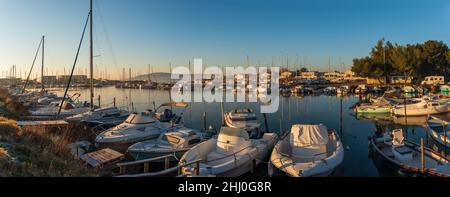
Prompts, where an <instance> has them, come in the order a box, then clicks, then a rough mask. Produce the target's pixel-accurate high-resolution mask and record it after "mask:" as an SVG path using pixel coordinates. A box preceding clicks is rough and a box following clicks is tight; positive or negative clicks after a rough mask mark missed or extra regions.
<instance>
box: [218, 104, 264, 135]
mask: <svg viewBox="0 0 450 197" xmlns="http://www.w3.org/2000/svg"><path fill="white" fill-rule="evenodd" d="M225 123H226V124H227V126H229V127H231V128H238V129H243V128H246V129H247V130H251V129H254V128H259V127H260V123H259V122H258V118H257V116H256V114H255V113H253V111H252V110H251V109H236V110H233V111H231V112H228V113H226V114H225Z"/></svg>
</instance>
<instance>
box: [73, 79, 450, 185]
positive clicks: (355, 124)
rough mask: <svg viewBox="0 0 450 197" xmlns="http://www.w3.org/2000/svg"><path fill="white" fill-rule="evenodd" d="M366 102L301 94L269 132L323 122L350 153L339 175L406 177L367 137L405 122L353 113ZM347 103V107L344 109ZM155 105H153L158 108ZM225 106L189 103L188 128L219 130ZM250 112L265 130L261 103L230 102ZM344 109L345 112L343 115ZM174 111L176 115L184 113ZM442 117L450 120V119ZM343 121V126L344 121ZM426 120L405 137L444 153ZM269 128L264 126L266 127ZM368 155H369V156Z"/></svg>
mask: <svg viewBox="0 0 450 197" xmlns="http://www.w3.org/2000/svg"><path fill="white" fill-rule="evenodd" d="M71 92H72V93H74V92H80V93H81V94H82V97H81V100H89V98H88V97H89V90H88V89H78V90H71ZM95 95H101V98H100V100H101V104H102V106H106V105H112V103H113V100H114V98H115V99H116V104H117V105H118V106H124V107H126V108H129V109H131V106H134V108H135V109H136V111H138V112H139V111H145V110H147V109H153V107H154V105H156V106H159V105H160V104H161V103H164V102H168V101H169V100H170V98H169V94H168V92H167V91H159V90H144V89H142V90H141V89H116V88H115V87H104V88H96V89H95ZM361 99H362V97H360V96H356V95H342V96H341V95H339V96H329V95H303V96H301V95H299V96H288V95H285V96H283V97H280V105H279V106H280V108H279V110H278V111H277V112H276V113H273V114H267V122H268V130H269V131H272V132H276V133H282V132H288V131H290V128H291V126H292V124H308V123H314V124H318V123H322V124H324V125H326V126H327V127H328V128H330V129H335V130H336V131H338V132H339V134H340V136H341V139H342V142H343V145H344V148H345V149H346V151H345V156H344V161H343V164H342V166H341V167H340V168H339V170H338V171H337V172H336V173H335V176H356V177H367V176H369V177H371V176H399V175H404V173H403V172H399V171H398V169H395V168H392V169H391V168H390V167H389V166H385V164H383V162H380V161H379V160H380V158H379V157H377V156H376V155H373V154H372V153H371V152H370V148H369V146H368V137H369V136H372V135H373V134H374V131H385V130H389V129H394V128H404V129H405V130H406V125H404V124H405V120H404V118H394V117H391V116H390V115H389V114H381V115H355V114H354V112H353V110H352V109H351V107H352V106H354V105H355V104H356V103H357V102H358V101H360V100H361ZM341 102H342V107H341ZM153 103H154V104H153ZM220 105H221V104H220V103H206V102H201V103H189V107H188V109H187V110H186V112H185V113H184V119H185V122H186V126H188V127H192V128H196V129H203V127H204V124H205V122H204V118H203V114H204V113H206V124H207V125H208V126H209V125H212V126H213V127H215V128H219V127H220V125H221V110H220V108H221V107H220ZM244 107H245V108H251V109H253V110H254V111H255V113H257V114H258V116H259V117H258V118H259V120H260V121H261V123H262V125H264V124H263V121H264V118H263V115H262V114H260V106H259V103H236V102H232V103H225V111H229V110H232V109H236V108H244ZM341 109H342V112H341ZM177 110H181V109H176V108H174V111H175V113H180V112H179V111H177ZM439 117H442V118H445V119H446V120H450V115H441V116H439ZM341 120H342V121H341ZM425 120H426V117H414V118H409V117H408V119H407V122H408V126H407V127H408V128H407V132H406V133H405V136H407V137H408V139H410V140H412V141H414V142H419V141H420V139H421V138H424V139H426V142H427V145H428V146H429V147H432V148H433V149H434V148H436V149H437V150H439V151H441V150H444V149H443V147H442V146H439V144H436V143H433V142H432V141H431V138H430V137H426V136H427V134H426V132H425V130H424V128H423V127H422V125H423V123H424V122H425ZM263 128H264V127H263ZM368 153H369V154H368ZM257 172H258V175H259V176H267V164H265V163H262V164H261V165H260V166H258V169H257Z"/></svg>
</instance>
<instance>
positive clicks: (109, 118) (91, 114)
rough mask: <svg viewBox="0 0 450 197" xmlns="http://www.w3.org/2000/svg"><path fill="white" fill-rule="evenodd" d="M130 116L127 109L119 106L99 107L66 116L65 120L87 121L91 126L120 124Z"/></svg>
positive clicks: (73, 121) (74, 121)
mask: <svg viewBox="0 0 450 197" xmlns="http://www.w3.org/2000/svg"><path fill="white" fill-rule="evenodd" d="M129 116H130V113H129V112H128V111H126V110H121V109H119V108H117V107H104V108H98V109H95V110H93V111H88V112H85V113H82V114H78V115H75V116H70V117H67V118H65V121H67V122H72V123H86V124H88V125H90V126H95V125H100V124H108V125H118V124H120V123H122V122H123V121H125V120H126V119H127V118H128V117H129Z"/></svg>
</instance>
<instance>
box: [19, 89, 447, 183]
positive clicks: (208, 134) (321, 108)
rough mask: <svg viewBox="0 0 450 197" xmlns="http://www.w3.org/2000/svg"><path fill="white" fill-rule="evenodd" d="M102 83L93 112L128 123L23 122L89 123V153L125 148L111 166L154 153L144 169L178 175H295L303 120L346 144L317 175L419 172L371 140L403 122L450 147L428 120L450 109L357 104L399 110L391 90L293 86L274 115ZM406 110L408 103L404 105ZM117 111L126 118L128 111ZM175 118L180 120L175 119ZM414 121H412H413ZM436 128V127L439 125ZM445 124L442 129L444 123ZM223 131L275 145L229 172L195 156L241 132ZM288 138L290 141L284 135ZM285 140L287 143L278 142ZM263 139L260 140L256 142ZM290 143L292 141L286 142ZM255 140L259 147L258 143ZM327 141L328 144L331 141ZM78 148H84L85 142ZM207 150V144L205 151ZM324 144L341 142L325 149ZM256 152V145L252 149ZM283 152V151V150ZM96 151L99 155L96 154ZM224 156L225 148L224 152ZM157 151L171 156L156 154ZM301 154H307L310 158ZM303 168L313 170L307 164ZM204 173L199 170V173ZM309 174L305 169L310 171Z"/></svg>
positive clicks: (434, 143) (439, 149)
mask: <svg viewBox="0 0 450 197" xmlns="http://www.w3.org/2000/svg"><path fill="white" fill-rule="evenodd" d="M94 90H95V92H96V93H98V94H100V95H108V96H103V97H101V98H100V100H99V103H102V106H97V107H101V108H99V109H97V110H95V111H93V112H94V113H95V112H96V111H102V109H110V107H112V109H115V108H120V109H123V110H124V111H128V110H129V111H131V112H132V113H131V115H129V116H128V117H127V118H126V119H124V120H122V121H123V123H121V122H120V121H115V123H112V122H111V121H109V124H101V123H99V124H94V125H93V124H91V123H90V122H86V121H82V120H81V119H77V121H78V123H77V122H76V121H68V122H66V121H64V120H61V119H60V120H48V121H27V120H25V121H18V122H17V124H18V125H19V126H21V127H33V126H39V127H56V126H58V127H60V126H66V127H67V126H68V125H72V126H70V127H73V125H77V124H82V125H84V126H83V127H82V129H84V130H85V132H88V133H92V135H95V136H96V137H95V139H93V138H91V139H93V140H92V141H90V144H92V147H94V149H92V147H91V148H90V149H89V151H86V153H85V154H87V153H89V152H95V150H98V151H100V150H102V149H105V148H107V149H112V150H114V151H117V152H119V153H121V154H124V155H125V157H123V156H120V155H119V156H118V157H114V158H112V159H111V160H114V161H115V162H114V163H110V162H108V161H105V162H104V163H108V164H110V166H109V168H108V169H111V170H112V172H113V174H116V175H117V176H118V175H120V173H119V171H120V170H119V169H118V166H120V165H121V163H124V162H133V161H134V160H136V162H138V166H140V165H139V162H140V161H147V160H148V161H149V162H148V164H146V165H145V166H149V167H147V168H149V169H153V170H157V169H159V170H157V171H153V172H151V173H150V170H145V171H143V172H147V173H144V174H141V176H161V175H166V174H167V173H168V174H169V175H170V174H172V176H175V175H176V174H179V175H181V174H180V173H176V172H177V171H179V172H182V174H184V176H262V177H267V176H287V175H285V174H283V173H280V170H278V169H276V168H277V166H278V167H279V164H277V162H276V161H277V160H280V156H282V155H285V153H283V152H286V151H287V149H286V148H281V147H285V146H288V145H287V144H289V139H290V138H289V136H290V135H293V134H289V133H290V132H293V131H294V126H296V125H300V124H303V125H305V126H308V125H311V124H313V125H319V124H320V125H325V126H326V128H328V130H329V131H332V133H333V135H334V136H335V137H332V138H331V139H340V141H339V142H338V145H337V147H339V148H338V150H337V149H335V151H338V153H337V154H338V155H340V156H338V158H339V159H338V160H337V163H335V165H334V166H335V168H333V170H331V171H328V172H326V173H325V172H323V173H320V175H319V174H316V175H313V174H312V175H311V176H324V175H325V176H338V177H339V176H352V177H354V176H357V177H365V176H369V177H377V176H411V175H413V174H414V173H406V172H405V171H406V170H405V169H402V168H397V167H395V165H392V164H390V163H389V162H386V159H383V158H382V157H383V155H382V154H381V155H380V154H379V153H377V151H376V150H377V149H374V148H373V147H374V146H375V145H374V144H372V145H370V144H371V141H370V139H371V138H372V136H374V135H375V134H378V135H384V136H385V135H386V134H387V133H389V131H392V130H395V129H399V128H400V129H407V132H404V136H405V139H406V136H407V139H408V140H410V141H411V143H415V144H420V142H421V140H424V146H426V148H427V150H429V151H433V154H440V155H442V157H445V156H444V155H446V154H447V153H448V152H447V148H446V146H445V145H444V144H445V143H444V144H443V142H444V141H442V139H441V140H439V139H438V138H437V134H436V133H435V132H432V131H434V130H436V129H434V130H431V129H429V128H428V129H427V126H426V125H427V124H426V122H427V118H429V117H433V118H436V119H438V118H440V119H438V120H441V122H440V123H442V124H444V125H445V124H448V123H447V122H445V121H448V120H450V115H449V113H439V114H437V115H433V116H427V115H426V116H416V115H415V114H412V115H411V116H409V115H407V117H404V116H401V115H400V116H396V115H395V112H394V111H392V113H391V111H386V112H383V113H378V112H377V111H358V110H356V108H357V106H359V105H361V106H365V107H370V106H372V105H374V107H378V106H383V105H392V106H393V107H392V109H395V107H401V106H404V104H402V103H401V100H402V99H399V100H398V101H397V102H394V100H395V99H394V98H389V97H386V96H383V95H386V93H384V94H372V93H366V94H355V93H351V92H349V93H346V94H345V95H342V94H338V93H334V94H333V93H331V94H330V93H326V92H323V93H321V94H317V93H316V94H308V93H307V94H297V93H292V94H289V95H284V96H283V97H281V98H280V109H279V110H278V112H276V113H274V114H262V113H260V112H259V104H258V103H251V102H244V103H225V104H220V103H206V102H202V103H195V102H193V103H189V104H183V103H173V104H171V103H170V101H171V99H170V95H169V94H170V93H169V92H168V91H164V90H149V89H121V88H117V87H115V86H110V87H100V88H95V89H94ZM89 92H90V90H89V89H85V88H78V89H71V90H69V91H68V94H69V95H70V94H79V95H80V97H79V99H80V101H82V100H84V99H88V97H89V96H88V95H89ZM63 93H64V92H63V91H62V90H60V91H54V92H52V95H53V94H54V95H58V96H59V95H61V94H63ZM436 95H440V96H427V97H420V96H419V95H416V96H415V98H413V97H409V98H408V100H411V101H408V102H410V103H418V104H420V103H423V102H432V103H442V104H445V102H446V97H445V93H444V94H436ZM111 98H112V99H111ZM440 98H441V99H440ZM443 100H445V101H443ZM389 101H390V102H389ZM50 105H51V103H50ZM114 105H115V106H116V107H115V108H114V107H113V106H114ZM407 105H413V104H407ZM155 106H166V107H168V109H167V110H162V111H166V113H169V112H168V110H169V109H170V108H171V107H172V109H171V110H170V113H171V114H172V115H168V116H167V117H168V118H167V119H161V117H162V115H164V113H162V114H161V113H160V114H159V115H158V114H157V113H154V112H155V110H154V109H157V108H156V107H155ZM176 106H178V107H176ZM439 106H441V105H439ZM221 108H223V111H224V112H226V113H223V114H222V112H221V110H220V109H221ZM138 109H140V110H138ZM237 109H239V110H237ZM402 109H403V110H404V108H402ZM120 111H121V110H115V112H120ZM156 111H161V110H156ZM228 112H229V113H228ZM407 112H409V111H407ZM112 114H115V113H112ZM176 114H177V115H176ZM80 115H81V114H80ZM166 115H167V114H166ZM429 115H432V114H429ZM96 117H97V116H96ZM170 117H171V118H170ZM177 117H178V118H177ZM116 118H118V119H120V117H116ZM66 119H67V118H66ZM171 120H177V121H176V122H173V121H171ZM223 124H226V125H227V126H230V128H229V129H227V127H223V126H222V125H223ZM430 124H431V123H430ZM433 124H434V123H433ZM442 124H441V125H442ZM406 125H408V126H407V127H406ZM102 126H104V127H105V128H103V127H102ZM430 127H432V128H435V127H433V126H432V125H431V126H430ZM73 128H75V127H73ZM100 128H102V129H100ZM299 128H301V127H299ZM318 128H321V127H318ZM439 128H440V129H441V130H442V128H441V127H439ZM445 128H446V127H445ZM224 129H225V130H224ZM239 129H243V131H240V132H241V134H238V133H239V132H238V130H239ZM320 130H321V129H318V130H314V129H313V130H312V131H317V134H314V135H318V136H324V135H325V136H327V135H329V134H327V132H325V133H324V132H318V131H320ZM441 130H439V131H438V132H442V131H441ZM244 131H245V132H244ZM247 131H248V135H247V134H245V135H244V133H247ZM325 131H327V129H325ZM222 132H224V133H228V134H227V135H225V136H229V135H231V136H243V137H244V138H243V139H242V140H243V141H242V140H239V138H236V140H237V141H236V143H234V144H236V145H239V146H238V147H236V148H231V147H229V145H227V146H226V147H227V148H226V150H227V151H231V152H229V153H234V154H237V155H239V153H240V152H239V150H241V149H242V150H246V149H247V148H245V143H244V142H245V141H247V140H245V139H252V140H253V139H255V140H256V139H262V140H263V141H265V142H270V143H269V144H268V145H270V146H268V147H266V148H263V149H261V150H258V151H257V152H258V153H264V155H261V156H257V155H255V158H256V160H254V161H253V163H252V161H251V160H249V161H247V163H248V164H246V166H247V167H239V168H237V169H239V170H241V171H222V170H221V169H220V168H217V167H213V166H210V167H205V166H204V165H206V163H205V164H203V162H204V159H203V158H205V156H201V155H197V156H196V155H195V154H194V155H192V156H191V154H192V153H197V152H198V151H195V149H198V148H201V149H204V148H202V147H203V146H208V147H214V145H213V144H216V143H217V146H222V145H219V144H218V141H214V140H216V138H217V137H214V135H217V134H218V135H219V136H218V138H217V139H222V140H220V141H221V142H222V141H228V142H230V143H231V141H230V140H231V138H234V137H231V138H230V139H228V138H229V137H220V136H221V134H220V133H222ZM236 132H237V133H236ZM386 132H387V133H386ZM233 133H235V134H233ZM264 133H265V134H264ZM272 133H273V134H274V136H273V137H270V138H267V137H268V136H270V135H271V134H272ZM383 133H384V134H383ZM268 134H269V135H268ZM191 136H192V137H191ZM195 136H197V137H195ZM308 136H312V134H309V135H308ZM318 136H316V137H314V139H323V140H322V141H320V140H319V141H316V142H317V143H319V144H320V143H322V142H324V143H325V142H326V141H328V140H326V139H327V138H326V137H325V138H324V137H318ZM109 138H110V139H109ZM208 139H209V140H208ZM283 140H285V141H286V140H287V141H286V142H283ZM305 140H306V138H305ZM191 141H192V142H191ZM308 141H309V140H308ZM188 142H189V143H188ZM277 142H278V143H280V144H279V145H278V144H277ZM252 143H253V142H252ZM255 143H260V142H256V141H255ZM283 143H287V144H286V145H283ZM291 143H293V142H291ZM311 143H312V141H311ZM232 144H233V143H232ZM325 144H326V143H325ZM275 145H276V146H275ZM333 146H336V145H331V147H333ZM171 147H172V148H171ZM239 147H241V148H239ZM250 147H254V146H252V145H250ZM324 147H328V145H326V146H324ZM214 149H215V148H212V150H214ZM238 149H239V150H238ZM285 149H286V150H285ZM76 150H77V151H78V148H77V149H76ZM105 150H106V149H105ZM206 150H207V149H205V150H203V151H206ZM321 150H322V149H320V148H319V149H317V151H319V152H321ZM323 150H333V149H329V148H325V149H323ZM419 150H420V149H419ZM246 151H247V150H246ZM248 151H250V149H249V150H248ZM277 151H282V152H277ZM311 151H312V150H311ZM190 152H192V153H190ZM288 152H291V150H289V151H288ZM302 152H304V151H301V150H300V152H299V153H300V154H301V153H302ZM308 152H310V151H308ZM326 152H327V151H326ZM229 153H222V152H211V153H205V154H208V156H207V157H206V158H208V159H207V160H206V161H214V162H212V163H211V162H209V163H208V165H218V164H220V165H223V164H225V163H226V159H227V157H228V155H229ZM419 153H420V151H419ZM77 154H78V153H77ZM248 154H250V155H251V154H252V153H251V151H250V152H249V153H245V154H244V153H243V155H248ZM274 154H275V155H274ZM277 154H278V155H279V156H276V155H277ZM311 154H313V155H316V156H313V159H312V160H311V161H312V162H316V161H321V159H317V158H321V156H317V154H315V153H313V152H311ZM320 154H321V153H320ZM329 154H331V155H333V153H328V155H329ZM335 154H336V153H335ZM94 155H97V154H96V153H95V154H94ZM219 155H223V156H222V157H223V158H222V157H221V156H219ZM232 155H233V154H232ZM288 155H290V154H288ZM288 155H285V156H288ZM80 156H81V158H86V157H87V158H89V157H88V156H87V155H86V156H84V157H83V154H81V155H80ZM246 157H247V156H246ZM316 157H317V158H316ZM117 158H119V160H117ZM153 158H155V159H156V158H163V159H159V160H153ZM164 158H168V159H164ZM214 158H215V159H214ZM219 158H220V159H219ZM232 158H234V157H232ZM238 158H239V157H236V158H234V159H232V161H234V160H235V159H238ZM300 158H301V157H300ZM83 160H85V159H83ZM103 160H105V159H103ZM283 160H284V159H283ZM300 160H302V161H303V160H305V159H300ZM86 161H89V162H90V163H91V165H95V166H99V165H101V164H93V163H95V162H100V163H102V162H101V161H102V159H100V160H99V161H96V160H95V159H94V158H91V159H88V160H86ZM196 161H199V162H200V163H199V166H198V167H199V169H196V167H195V162H196ZM286 161H287V160H286ZM286 161H285V162H286ZM306 161H308V160H306ZM388 161H389V160H388ZM178 163H179V164H178ZM419 163H420V162H419ZM426 163H427V164H425V166H428V163H429V162H428V161H427V162H426ZM184 164H191V165H184ZM258 164H259V165H258ZM141 165H142V164H141ZM177 165H178V167H177ZM329 165H333V162H332V161H331V160H330V161H328V162H327V166H329ZM430 165H431V164H430ZM433 165H434V164H433ZM114 166H115V167H114ZM163 166H165V169H169V170H168V171H167V173H162V172H164V168H163V169H161V167H163ZM170 166H171V167H170ZM180 166H185V167H180ZM252 166H253V167H252ZM319 166H320V165H319ZM204 168H208V169H209V172H210V173H211V172H212V173H213V174H208V173H206V171H205V169H204ZM215 168H217V172H216V170H213V169H215ZM132 169H136V168H132ZM137 169H139V168H137ZM170 169H172V170H170ZM225 169H226V167H225ZM225 169H224V170H225ZM160 170H163V171H160ZM197 170H198V171H197ZM158 171H160V172H158ZM207 171H208V170H207ZM297 171H298V170H297ZM302 171H303V172H304V173H306V174H307V171H306V170H302ZM319 171H320V170H319ZM416 171H417V170H416ZM127 172H128V175H130V176H134V177H137V176H138V175H139V170H138V171H136V172H134V173H133V174H129V173H130V172H132V171H130V170H128V171H127ZM197 172H198V175H196V173H197ZM136 173H137V174H136ZM205 173H206V174H205ZM306 174H305V176H310V175H306ZM416 174H417V172H416ZM428 175H429V176H433V175H436V173H435V174H433V173H431V174H428ZM122 176H123V175H122ZM290 176H297V175H290Z"/></svg>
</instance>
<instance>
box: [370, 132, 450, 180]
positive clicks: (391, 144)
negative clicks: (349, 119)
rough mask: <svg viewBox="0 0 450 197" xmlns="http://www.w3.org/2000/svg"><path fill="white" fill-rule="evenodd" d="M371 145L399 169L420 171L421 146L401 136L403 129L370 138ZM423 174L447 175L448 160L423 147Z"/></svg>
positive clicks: (449, 170)
mask: <svg viewBox="0 0 450 197" xmlns="http://www.w3.org/2000/svg"><path fill="white" fill-rule="evenodd" d="M370 145H371V147H372V148H373V149H374V150H375V151H376V152H377V153H379V154H380V155H381V156H382V157H383V158H384V159H386V160H387V161H389V162H390V163H392V164H394V165H396V166H398V167H399V168H401V169H404V170H407V171H409V172H412V173H421V169H422V157H421V153H422V151H421V146H420V145H418V144H416V143H414V142H411V141H409V140H407V139H405V138H404V137H403V130H402V129H396V130H393V131H392V137H391V133H390V132H385V133H383V134H382V135H381V136H373V137H372V138H370ZM423 154H424V164H425V166H424V172H423V173H424V175H428V176H439V177H449V176H450V161H449V160H448V159H447V158H445V157H444V156H443V155H441V154H439V153H437V152H435V151H434V150H431V149H429V148H426V147H424V153H423Z"/></svg>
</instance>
